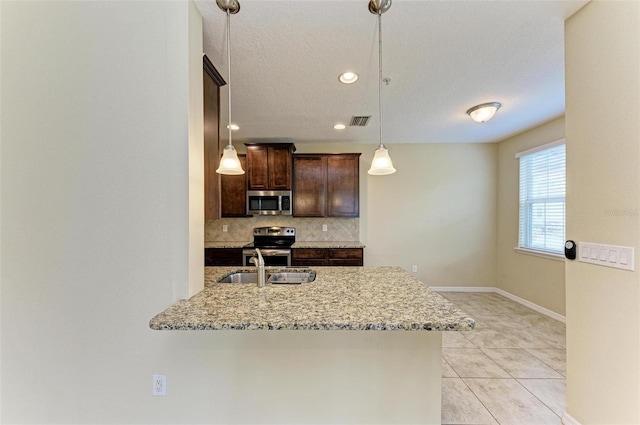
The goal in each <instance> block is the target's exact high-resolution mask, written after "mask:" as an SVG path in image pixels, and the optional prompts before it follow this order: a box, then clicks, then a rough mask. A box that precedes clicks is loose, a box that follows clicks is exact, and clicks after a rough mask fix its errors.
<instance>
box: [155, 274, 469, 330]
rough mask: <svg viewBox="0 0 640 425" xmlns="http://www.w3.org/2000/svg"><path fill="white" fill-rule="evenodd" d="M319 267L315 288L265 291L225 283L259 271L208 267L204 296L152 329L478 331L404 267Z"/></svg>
mask: <svg viewBox="0 0 640 425" xmlns="http://www.w3.org/2000/svg"><path fill="white" fill-rule="evenodd" d="M267 269H268V271H269V270H272V271H277V270H282V268H277V267H273V268H267ZM312 269H313V270H315V271H316V272H317V276H316V280H315V281H313V282H310V283H304V284H300V285H271V284H267V287H265V288H258V287H257V285H255V284H229V283H222V284H221V283H217V281H218V280H219V279H220V278H222V277H225V276H226V275H228V274H230V273H232V272H235V271H254V269H253V268H238V267H206V268H205V288H204V290H203V291H202V292H200V293H198V294H196V295H194V296H193V297H191V298H189V299H188V300H181V301H179V302H177V303H175V304H174V305H172V306H171V307H169V308H167V309H166V310H165V311H163V312H162V313H160V314H158V315H157V316H155V317H154V318H153V319H151V321H150V322H149V326H150V327H151V329H155V330H223V329H233V330H253V329H267V330H283V329H284V330H396V331H397V330H404V331H417V330H423V331H467V330H472V329H473V327H474V324H475V321H474V319H472V318H471V317H470V316H469V315H467V314H466V313H464V312H462V311H460V310H459V309H458V308H456V306H455V305H453V304H452V303H451V302H449V301H447V300H446V299H444V298H443V297H442V296H440V295H438V294H436V293H434V292H432V291H431V290H430V289H429V288H428V287H427V285H426V284H424V283H422V282H420V281H419V280H417V279H416V278H414V277H413V276H412V275H411V274H409V273H407V272H406V271H404V270H403V269H402V268H400V267H313V268H312ZM293 270H296V269H293V268H290V269H287V271H293Z"/></svg>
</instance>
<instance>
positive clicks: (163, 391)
mask: <svg viewBox="0 0 640 425" xmlns="http://www.w3.org/2000/svg"><path fill="white" fill-rule="evenodd" d="M152 394H153V395H161V396H165V395H167V375H153V387H152Z"/></svg>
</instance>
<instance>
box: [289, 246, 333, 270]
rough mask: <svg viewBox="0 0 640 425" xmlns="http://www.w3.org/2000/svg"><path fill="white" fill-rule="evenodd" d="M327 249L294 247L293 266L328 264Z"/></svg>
mask: <svg viewBox="0 0 640 425" xmlns="http://www.w3.org/2000/svg"><path fill="white" fill-rule="evenodd" d="M327 264H328V262H327V250H326V249H324V248H294V249H292V250H291V265H292V266H326V265H327Z"/></svg>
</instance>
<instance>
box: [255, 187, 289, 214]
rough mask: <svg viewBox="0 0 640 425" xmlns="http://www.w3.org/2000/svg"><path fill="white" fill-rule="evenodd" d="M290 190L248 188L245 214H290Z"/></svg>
mask: <svg viewBox="0 0 640 425" xmlns="http://www.w3.org/2000/svg"><path fill="white" fill-rule="evenodd" d="M292 208H293V202H292V197H291V191H290V190H248V191H247V215H291V211H292Z"/></svg>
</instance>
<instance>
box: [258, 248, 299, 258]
mask: <svg viewBox="0 0 640 425" xmlns="http://www.w3.org/2000/svg"><path fill="white" fill-rule="evenodd" d="M260 253H261V254H262V256H263V257H273V256H275V255H290V254H291V250H290V249H271V248H267V249H265V248H260Z"/></svg>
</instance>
